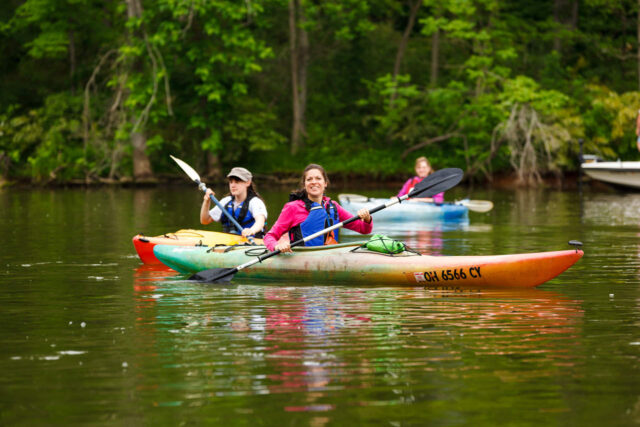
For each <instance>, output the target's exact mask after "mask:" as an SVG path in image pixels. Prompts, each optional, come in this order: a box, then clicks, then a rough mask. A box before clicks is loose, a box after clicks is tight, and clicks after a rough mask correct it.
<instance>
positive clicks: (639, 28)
mask: <svg viewBox="0 0 640 427" xmlns="http://www.w3.org/2000/svg"><path fill="white" fill-rule="evenodd" d="M636 34H637V36H636V37H637V38H638V58H637V61H638V89H640V0H638V19H637V22H636Z"/></svg>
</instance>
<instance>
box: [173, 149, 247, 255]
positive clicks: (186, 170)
mask: <svg viewBox="0 0 640 427" xmlns="http://www.w3.org/2000/svg"><path fill="white" fill-rule="evenodd" d="M169 157H171V158H172V159H173V160H174V161H175V162H176V163H177V164H178V166H180V168H181V169H182V170H183V171H184V173H186V174H187V175H188V176H189V178H191V179H192V180H193V182H195V183H196V184H198V188H199V189H200V190H202V191H204V192H205V193H206V192H207V186H206V184H205V183H204V182H202V181H201V180H200V175H198V172H196V171H195V170H194V169H193V168H192V167H191V166H189V165H188V164H186V163H185V162H183V161H182V160H180V159H178V158H177V157H173V156H172V155H169ZM209 197H210V198H211V200H212V201H213V203H215V204H216V206H217V207H218V208H220V210H221V211H222V213H223V214H225V215H226V216H227V218H229V221H231V223H232V224H233V225H234V226H235V227H236V228H237V229H238V231H239V232H240V234H242V227H241V226H240V224H238V221H236V219H235V218H234V217H232V216H231V214H230V213H229V212H228V211H227V210H226V209H225V208H224V207H223V206H222V205H221V204H220V202H219V201H218V199H216V198H215V197H214V196H213V194H210V195H209ZM248 239H249V241H250V242H251V243H253V244H255V242H254V241H253V237H251V236H249V237H248Z"/></svg>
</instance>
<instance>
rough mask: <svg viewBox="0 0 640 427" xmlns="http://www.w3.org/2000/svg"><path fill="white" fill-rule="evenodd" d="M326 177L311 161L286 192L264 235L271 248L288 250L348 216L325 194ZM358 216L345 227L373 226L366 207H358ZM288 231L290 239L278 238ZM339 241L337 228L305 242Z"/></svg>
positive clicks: (359, 229) (361, 228)
mask: <svg viewBox="0 0 640 427" xmlns="http://www.w3.org/2000/svg"><path fill="white" fill-rule="evenodd" d="M328 184H329V178H328V177H327V173H326V172H325V170H324V168H323V167H322V166H320V165H315V164H310V165H309V166H307V167H306V168H305V169H304V172H303V174H302V188H300V189H299V190H297V191H294V192H293V193H291V195H290V196H289V203H286V204H285V205H284V207H283V208H282V212H280V216H279V217H278V220H277V221H276V223H275V224H274V225H273V227H271V230H269V232H268V233H267V234H266V235H265V236H264V244H265V245H266V246H267V248H268V249H269V250H270V251H273V250H274V249H277V250H280V251H282V252H291V242H294V241H297V240H300V239H302V238H304V237H307V236H311V235H312V234H314V233H317V232H318V231H321V230H324V229H325V228H327V227H330V226H332V225H334V224H337V223H339V222H342V221H345V220H347V219H349V218H351V217H352V216H353V215H351V214H350V213H349V212H347V211H346V210H345V209H344V208H343V207H342V206H340V205H339V204H337V203H336V202H334V201H332V200H331V199H330V198H328V197H327V196H325V195H324V191H325V189H326V188H327V185H328ZM358 216H359V217H360V219H359V220H357V221H354V222H351V223H349V224H347V225H345V227H346V228H348V229H350V230H353V231H357V232H358V233H362V234H369V233H371V230H372V229H373V224H372V222H371V215H369V211H368V210H367V209H361V210H359V211H358ZM285 233H288V235H289V239H286V238H284V239H281V237H283V236H284V235H285ZM337 242H338V229H336V230H333V231H332V232H330V233H327V234H324V235H322V236H319V237H316V238H314V239H311V240H309V241H307V242H306V243H305V246H322V245H329V244H334V243H337Z"/></svg>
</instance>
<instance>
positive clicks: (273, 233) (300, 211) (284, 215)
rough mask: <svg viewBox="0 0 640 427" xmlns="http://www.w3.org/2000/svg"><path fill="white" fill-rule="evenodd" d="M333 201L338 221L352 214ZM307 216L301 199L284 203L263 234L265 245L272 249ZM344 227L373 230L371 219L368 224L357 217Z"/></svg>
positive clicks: (360, 231) (366, 232)
mask: <svg viewBox="0 0 640 427" xmlns="http://www.w3.org/2000/svg"><path fill="white" fill-rule="evenodd" d="M322 200H323V201H324V202H325V203H327V202H329V201H330V200H331V199H329V198H328V197H327V196H323V197H322ZM334 203H335V204H336V208H337V211H338V218H339V220H340V222H342V221H346V220H347V219H349V218H351V217H352V216H353V215H351V214H350V213H349V212H348V211H346V210H345V209H344V208H343V207H342V206H340V205H339V204H338V203H336V202H334ZM307 216H309V212H308V211H307V209H306V208H305V206H304V202H303V201H302V200H294V201H293V202H289V203H285V205H284V207H283V208H282V212H280V216H279V217H278V219H277V220H276V222H275V224H273V227H271V230H269V232H268V233H267V234H266V235H265V236H264V244H265V246H266V247H267V248H268V249H269V250H270V251H272V250H274V248H275V247H276V243H277V242H278V239H280V237H282V235H283V234H285V233H287V232H288V231H289V230H291V229H292V228H293V227H295V226H296V225H300V224H302V223H303V222H304V220H305V219H307ZM344 227H345V228H348V229H349V230H353V231H357V232H358V233H361V234H369V233H371V230H373V220H372V221H371V222H370V223H369V224H367V223H366V222H364V221H363V220H361V219H358V220H357V221H353V222H351V223H349V224H347V225H345V226H344Z"/></svg>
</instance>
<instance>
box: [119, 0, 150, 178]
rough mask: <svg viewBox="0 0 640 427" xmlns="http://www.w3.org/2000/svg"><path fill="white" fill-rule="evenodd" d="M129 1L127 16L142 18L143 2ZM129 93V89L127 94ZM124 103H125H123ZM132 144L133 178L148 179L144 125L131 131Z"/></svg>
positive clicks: (137, 64) (148, 163) (137, 65)
mask: <svg viewBox="0 0 640 427" xmlns="http://www.w3.org/2000/svg"><path fill="white" fill-rule="evenodd" d="M126 2H127V16H128V17H129V18H130V19H133V18H140V17H141V16H142V4H141V3H140V0H126ZM129 37H130V38H133V37H134V34H133V33H132V34H129ZM140 68H141V65H140V63H139V61H136V62H135V63H133V64H131V69H133V70H136V69H140ZM128 95H129V93H128V91H127V96H128ZM123 105H124V104H123ZM131 123H132V125H133V126H134V127H135V123H136V120H135V118H133V117H132V118H131ZM130 138H131V145H132V147H133V178H134V179H135V180H147V179H150V178H153V172H152V170H151V162H150V161H149V157H148V156H147V152H146V149H147V135H146V133H145V132H144V127H142V126H141V129H139V130H136V131H134V132H131V135H130Z"/></svg>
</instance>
